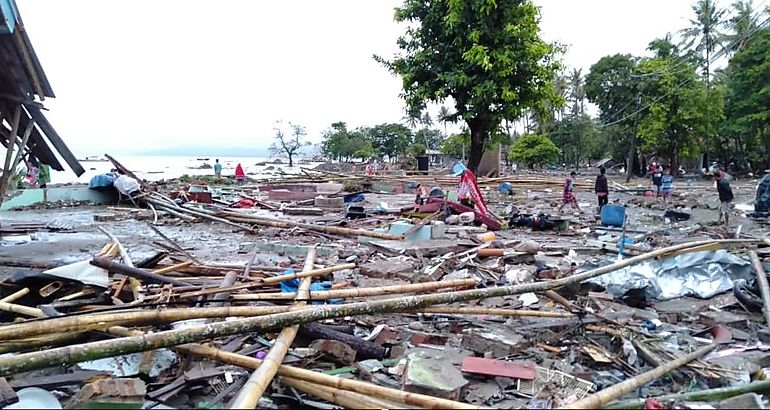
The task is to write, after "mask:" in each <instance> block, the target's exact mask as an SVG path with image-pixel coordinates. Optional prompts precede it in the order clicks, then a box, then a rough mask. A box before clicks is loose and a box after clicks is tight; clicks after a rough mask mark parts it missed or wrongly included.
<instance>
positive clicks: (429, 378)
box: [403, 352, 468, 400]
mask: <svg viewBox="0 0 770 410" xmlns="http://www.w3.org/2000/svg"><path fill="white" fill-rule="evenodd" d="M467 384H468V381H467V380H465V378H464V377H463V374H462V373H461V372H460V371H459V370H458V369H457V368H456V367H455V366H454V365H452V360H451V358H450V357H446V356H445V355H442V354H441V353H436V354H434V353H428V352H415V353H411V354H409V356H408V358H407V364H406V370H405V371H404V376H403V389H404V391H408V392H412V393H420V394H427V395H430V396H434V397H441V398H445V399H449V400H459V399H460V393H461V391H462V388H463V387H465V386H466V385H467Z"/></svg>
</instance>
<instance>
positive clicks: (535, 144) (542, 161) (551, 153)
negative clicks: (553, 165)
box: [508, 134, 561, 168]
mask: <svg viewBox="0 0 770 410" xmlns="http://www.w3.org/2000/svg"><path fill="white" fill-rule="evenodd" d="M560 154H561V151H560V150H559V148H558V147H557V146H556V145H554V143H553V141H551V140H550V139H549V138H548V137H547V136H545V135H540V134H527V135H522V136H521V137H519V138H518V139H517V140H516V142H514V143H513V146H511V148H510V153H509V154H508V155H510V157H511V159H513V160H514V161H516V162H517V163H520V164H522V165H525V166H527V167H529V168H532V167H533V166H535V165H540V166H542V165H546V164H547V163H549V162H552V161H555V160H557V159H558V158H559V155H560Z"/></svg>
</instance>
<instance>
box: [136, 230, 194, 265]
mask: <svg viewBox="0 0 770 410" xmlns="http://www.w3.org/2000/svg"><path fill="white" fill-rule="evenodd" d="M147 226H149V227H150V229H152V230H153V231H154V232H155V233H156V234H158V236H160V237H161V238H163V239H164V240H165V241H166V242H168V243H169V244H170V245H171V247H173V248H174V249H176V250H177V251H179V252H181V253H182V254H183V255H184V256H187V257H188V258H189V259H190V260H191V261H193V262H195V263H197V264H198V265H202V263H201V261H199V260H198V259H195V256H192V255H191V254H190V253H188V252H187V251H186V250H184V248H182V247H181V246H179V244H178V243H176V241H174V240H173V239H171V238H169V237H168V236H166V234H164V233H163V232H161V230H160V229H158V228H156V227H155V226H153V225H151V224H147Z"/></svg>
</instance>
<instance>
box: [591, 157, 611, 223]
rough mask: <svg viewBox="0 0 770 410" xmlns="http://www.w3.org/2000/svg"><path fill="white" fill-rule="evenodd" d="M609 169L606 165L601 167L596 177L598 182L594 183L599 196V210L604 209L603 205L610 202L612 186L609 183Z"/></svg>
mask: <svg viewBox="0 0 770 410" xmlns="http://www.w3.org/2000/svg"><path fill="white" fill-rule="evenodd" d="M606 173H607V170H606V169H605V168H604V167H601V168H599V176H597V177H596V184H595V185H594V191H595V192H596V196H597V197H599V212H601V211H602V207H603V206H604V205H607V203H608V202H609V199H610V198H609V196H610V188H609V186H608V185H607V175H605V174H606Z"/></svg>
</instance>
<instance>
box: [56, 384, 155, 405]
mask: <svg viewBox="0 0 770 410" xmlns="http://www.w3.org/2000/svg"><path fill="white" fill-rule="evenodd" d="M145 394H147V387H146V385H145V384H144V381H142V380H141V379H103V380H97V381H95V382H92V383H88V384H86V385H85V386H83V388H82V389H80V391H78V393H77V394H76V395H75V396H74V397H73V398H72V400H70V402H69V403H68V404H67V406H66V408H68V409H89V408H90V409H95V408H110V407H112V408H123V409H131V408H136V409H140V408H142V405H143V404H144V395H145ZM105 406H107V407H105Z"/></svg>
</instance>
